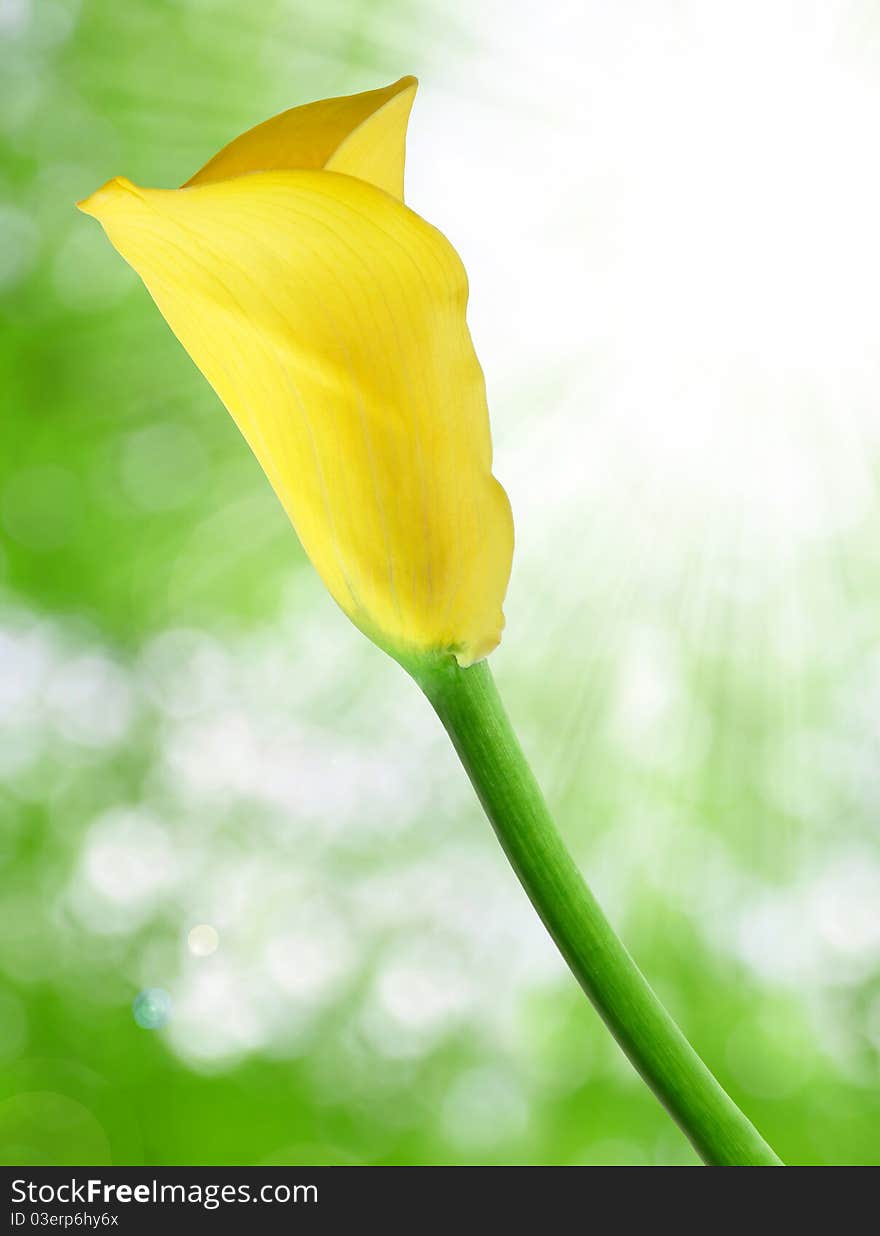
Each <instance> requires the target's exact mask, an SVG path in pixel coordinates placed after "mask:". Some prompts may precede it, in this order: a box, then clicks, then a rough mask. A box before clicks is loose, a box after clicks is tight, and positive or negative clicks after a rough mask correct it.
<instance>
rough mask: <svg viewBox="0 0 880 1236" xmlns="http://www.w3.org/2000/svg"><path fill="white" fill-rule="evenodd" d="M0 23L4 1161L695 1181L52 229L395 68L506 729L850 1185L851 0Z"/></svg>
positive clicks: (854, 512)
mask: <svg viewBox="0 0 880 1236" xmlns="http://www.w3.org/2000/svg"><path fill="white" fill-rule="evenodd" d="M0 47H2V64H0V298H2V300H0V314H2V335H0V400H2V409H3V450H2V459H0V536H2V550H0V1147H2V1149H0V1159H2V1161H3V1162H4V1163H7V1164H11V1163H21V1164H31V1165H33V1164H41V1163H46V1164H107V1163H118V1164H140V1163H146V1164H157V1165H158V1164H319V1163H404V1164H419V1163H505V1164H539V1163H551V1164H690V1163H694V1162H696V1159H695V1156H694V1155H693V1153H692V1152H691V1150H690V1149H689V1147H688V1146H687V1144H686V1142H685V1141H684V1139H683V1137H682V1136H681V1135H680V1134H679V1133H678V1132H677V1131H676V1130H675V1128H674V1127H673V1126H672V1125H671V1123H670V1122H669V1120H668V1119H667V1118H666V1116H665V1115H664V1113H663V1112H662V1110H660V1108H659V1107H658V1106H657V1105H656V1103H655V1102H654V1100H653V1098H652V1097H651V1096H650V1094H649V1093H648V1092H647V1091H646V1089H645V1088H644V1086H643V1085H642V1084H641V1083H640V1082H639V1081H638V1080H637V1079H636V1077H635V1076H634V1074H633V1073H632V1071H631V1070H630V1069H629V1066H628V1065H627V1064H626V1062H625V1061H624V1060H623V1058H622V1057H621V1055H620V1053H619V1052H618V1050H617V1049H616V1047H615V1046H614V1045H613V1043H612V1042H611V1041H610V1039H609V1038H608V1036H607V1034H606V1033H605V1032H604V1030H603V1029H602V1028H601V1026H600V1025H599V1023H598V1020H597V1018H596V1017H595V1015H594V1014H593V1013H592V1011H591V1009H590V1008H589V1006H588V1005H587V1003H586V1001H585V1000H584V999H583V997H582V996H581V994H580V992H579V990H578V989H577V988H576V986H575V984H574V982H573V981H572V980H571V979H570V977H569V975H568V974H567V972H566V970H565V969H564V966H563V964H562V963H561V961H560V960H559V958H558V957H557V956H556V954H555V952H554V950H553V948H552V946H551V945H550V944H549V942H548V940H547V939H546V938H545V937H544V934H543V931H542V929H541V927H540V925H539V924H538V923H537V920H536V919H535V916H534V914H533V913H532V911H531V909H530V907H529V906H528V903H527V902H526V900H525V898H524V896H523V895H522V893H521V892H520V890H519V888H518V886H517V885H516V883H515V880H514V878H513V876H512V875H511V873H510V872H509V870H508V869H507V867H506V865H505V862H504V859H503V857H502V855H501V853H500V850H499V849H498V847H497V844H496V843H495V841H494V838H493V837H492V836H491V834H490V830H489V828H488V826H487V824H486V823H485V821H484V819H483V818H482V816H481V813H480V811H479V809H478V807H477V806H476V803H475V802H474V800H473V796H472V794H471V792H470V789H469V787H468V785H467V784H466V782H465V779H464V776H463V774H462V773H461V771H460V769H459V768H458V766H457V765H456V762H455V760H454V758H453V756H452V753H451V751H450V750H449V749H448V744H447V743H446V741H445V738H444V736H443V735H442V734H441V732H440V731H439V726H438V725H437V724H436V723H435V722H434V720H433V718H432V716H431V715H430V714H429V711H428V709H427V707H426V705H425V704H424V703H423V701H422V700H421V699H420V698H419V697H418V694H417V692H416V691H415V689H414V688H413V687H412V686H411V685H410V684H409V683H408V682H407V681H406V679H405V678H404V676H403V674H402V673H401V671H400V670H399V669H398V668H397V667H396V666H395V665H394V664H392V663H391V662H390V661H388V660H386V659H385V658H384V657H383V656H382V655H381V654H380V653H378V652H377V651H376V650H375V649H373V648H372V647H371V646H369V645H368V644H367V643H366V641H365V640H363V639H362V637H361V636H360V635H358V633H357V632H356V631H355V630H354V628H352V627H350V626H349V625H348V624H347V622H346V621H345V619H343V618H342V617H341V615H339V614H338V612H337V611H336V610H335V608H334V606H333V605H332V603H331V602H330V601H329V599H328V598H327V596H326V595H325V594H324V592H323V590H322V588H321V586H320V584H319V583H318V581H317V579H316V577H315V576H314V575H313V573H312V572H311V569H310V568H309V566H308V564H307V563H306V562H304V560H303V556H302V553H301V551H300V549H299V547H298V545H297V542H296V539H295V537H294V535H293V533H292V532H291V530H290V528H289V527H288V526H287V524H286V522H285V519H284V517H283V515H282V513H281V509H280V507H279V505H278V504H277V502H276V501H275V499H274V497H273V496H272V494H271V492H270V490H269V487H268V484H267V483H266V481H265V480H264V478H263V476H262V474H261V472H260V471H259V469H258V467H257V465H256V463H255V462H254V460H253V459H252V458H251V456H250V454H249V452H248V451H247V449H246V448H245V446H244V443H243V442H242V441H241V440H240V438H239V436H238V434H237V431H236V430H235V428H234V426H233V424H232V422H231V420H230V418H228V417H227V416H226V414H225V413H224V412H223V410H222V409H221V408H220V407H219V405H218V403H217V401H216V399H215V398H214V396H213V395H212V393H211V392H210V390H209V389H208V388H207V386H206V384H205V383H204V382H203V381H202V380H201V379H200V377H199V376H198V375H197V374H196V372H195V370H194V368H193V366H192V365H191V363H190V362H189V360H188V359H187V357H186V356H185V355H184V353H183V351H182V350H181V349H180V347H179V346H178V345H177V344H176V342H175V341H174V339H173V338H172V336H171V334H170V332H169V331H168V329H167V328H166V326H165V325H164V323H163V321H162V320H161V318H160V316H159V314H158V313H157V312H156V310H155V308H154V307H153V305H152V303H151V301H150V300H149V298H148V296H147V295H146V293H145V292H144V290H143V289H142V287H141V286H140V285H139V284H138V282H137V280H136V279H135V277H134V276H133V275H132V273H131V272H130V271H129V270H128V268H127V267H126V266H125V265H124V264H123V263H122V261H121V260H120V259H119V258H118V257H117V256H116V254H115V253H114V252H113V251H112V250H111V248H110V246H109V244H108V243H107V242H106V241H105V239H104V238H103V235H102V234H101V231H100V229H99V228H98V227H97V226H96V225H95V223H94V222H93V221H92V220H89V219H86V218H84V217H83V216H81V215H78V214H77V212H76V211H75V210H74V208H73V203H74V201H75V200H76V199H77V198H80V197H82V196H84V195H86V194H87V193H89V192H90V191H91V190H93V189H94V188H95V187H96V186H97V185H99V184H100V183H102V182H103V181H104V180H106V179H108V178H109V177H110V176H112V175H116V174H125V175H128V176H130V177H131V178H132V179H134V180H135V181H140V182H141V183H146V184H155V185H163V186H166V185H167V186H170V185H174V184H178V183H180V182H181V181H183V180H184V179H186V178H187V177H188V176H189V175H191V174H192V172H193V171H194V170H195V169H196V168H197V167H198V166H200V164H201V163H203V162H204V161H205V160H206V159H207V158H208V157H209V156H210V155H211V154H212V153H213V152H214V151H215V150H216V149H217V148H218V147H219V146H220V145H222V144H223V143H224V142H225V141H227V140H228V139H229V138H230V137H232V136H234V135H235V134H237V133H238V132H240V131H241V130H243V129H244V128H246V127H248V126H250V125H251V124H253V123H256V122H257V121H259V120H261V119H264V118H265V117H267V116H269V115H271V114H273V113H275V112H277V111H280V110H282V109H284V108H285V107H288V106H291V105H293V104H295V103H299V102H304V101H307V100H309V99H311V98H317V97H322V96H327V95H332V94H339V93H346V92H349V91H354V90H360V89H367V88H372V87H374V86H377V85H380V84H384V83H386V82H389V81H392V80H394V79H395V78H397V77H398V76H400V75H401V74H403V73H405V72H415V73H417V74H419V75H420V77H421V79H422V88H421V92H420V96H419V98H418V99H417V101H416V106H415V111H414V115H413V121H412V126H411V129H410V144H409V163H408V183H409V189H408V200H409V202H410V203H411V205H413V206H414V208H415V209H417V210H419V211H420V212H421V213H423V214H425V215H426V216H427V217H428V218H429V219H431V221H432V222H435V223H437V224H438V225H439V226H441V227H442V228H443V229H444V230H445V231H446V232H447V233H448V234H449V236H450V237H451V239H452V240H453V242H454V243H455V244H456V245H457V246H458V247H459V249H460V251H461V253H462V255H463V257H464V259H465V262H466V264H467V266H468V268H469V272H470V276H471V284H472V303H471V314H470V317H471V325H472V330H473V333H474V337H475V341H476V344H477V348H478V351H479V352H480V355H481V359H482V361H483V364H484V367H485V369H486V372H487V379H488V384H489V391H490V400H491V406H492V414H493V425H494V433H495V440H496V461H497V466H496V471H497V474H498V475H499V477H500V478H501V480H502V481H503V482H504V483H505V485H506V486H507V488H508V490H509V492H510V494H511V498H512V501H513V506H514V513H515V516H516V520H517V535H518V548H517V557H516V562H515V567H514V577H513V581H512V584H511V590H510V594H509V598H508V604H507V616H508V627H507V633H506V636H505V640H504V642H503V644H502V646H501V648H500V649H499V651H498V653H497V654H496V655H495V656H494V657H493V665H494V668H495V673H496V677H497V679H498V681H499V684H500V686H501V689H502V692H503V694H504V695H505V697H506V699H507V701H508V705H509V708H510V710H511V713H512V715H513V718H514V721H515V723H516V725H517V727H518V729H519V730H520V732H521V734H522V737H523V740H524V743H525V745H526V747H527V750H528V751H529V753H530V755H531V756H532V758H533V762H534V765H535V768H536V771H537V773H538V775H539V779H540V780H541V781H542V783H543V785H544V786H545V788H546V792H547V795H548V797H549V799H550V802H551V805H552V806H553V808H554V810H555V811H556V813H557V816H558V819H559V822H560V825H561V827H562V830H563V832H564V833H565V835H566V837H567V838H568V840H569V842H570V844H571V846H572V849H573V851H574V852H575V854H576V856H577V859H578V861H579V862H580V863H581V865H582V867H583V869H584V870H585V872H586V873H587V875H588V878H589V879H590V881H591V883H592V884H593V887H594V888H595V890H596V891H597V893H598V894H599V896H600V898H601V899H602V901H603V902H604V904H605V905H606V907H607V909H608V911H609V913H610V914H611V916H612V917H613V919H614V921H615V922H616V924H617V925H618V927H619V929H620V930H621V932H622V934H623V936H624V938H625V939H626V941H627V943H628V944H629V945H630V947H631V949H632V951H633V952H634V953H635V955H636V957H637V959H638V960H639V962H640V963H641V965H642V966H643V968H644V969H645V970H646V972H647V973H648V975H649V976H650V977H651V979H652V981H653V982H654V984H655V985H656V987H657V989H658V990H659V992H660V994H661V995H662V997H663V998H664V1000H665V1001H666V1002H667V1004H668V1006H669V1007H670V1009H671V1010H672V1011H673V1012H674V1013H675V1015H676V1016H677V1017H678V1018H679V1020H680V1021H681V1023H682V1024H683V1026H684V1027H685V1028H686V1030H687V1032H688V1033H689V1035H690V1036H691V1038H692V1040H693V1041H694V1042H695V1044H696V1045H697V1047H698V1048H699V1050H700V1051H701V1052H702V1053H703V1054H704V1056H705V1057H706V1059H707V1060H708V1061H709V1062H710V1064H711V1065H712V1066H713V1068H714V1069H715V1071H716V1072H717V1073H718V1075H719V1076H720V1078H721V1079H722V1081H723V1082H724V1084H725V1085H726V1086H727V1087H728V1089H729V1090H730V1091H731V1093H732V1094H733V1095H734V1096H735V1098H736V1099H737V1101H738V1102H740V1104H741V1105H742V1106H743V1107H744V1108H745V1109H746V1110H747V1111H748V1113H749V1114H750V1115H751V1116H752V1118H753V1119H754V1120H755V1121H756V1123H757V1124H758V1125H759V1127H760V1128H761V1129H762V1131H763V1132H764V1133H765V1135H766V1136H767V1137H768V1139H769V1140H770V1141H771V1142H772V1143H773V1144H774V1146H775V1147H776V1148H777V1150H778V1151H779V1152H780V1153H781V1154H782V1156H783V1157H784V1158H785V1159H786V1160H787V1161H788V1162H791V1163H803V1164H822V1163H846V1164H858V1163H877V1162H878V1161H880V1093H878V1076H880V1064H878V1053H880V833H878V827H877V819H878V808H880V775H878V768H880V760H878V756H880V743H878V731H877V718H878V716H880V654H878V649H877V632H878V630H880V501H878V489H877V471H878V463H880V442H878V435H877V425H878V414H880V406H878V404H880V348H878V342H880V339H878V332H880V328H878V322H880V315H878V304H877V288H878V287H880V240H878V229H877V219H878V218H880V181H878V165H877V160H876V133H877V128H878V121H880V5H878V4H877V3H875V2H874V0H861V2H855V0H853V2H849V0H847V2H840V3H838V2H830V3H824V4H815V5H814V4H811V3H798V4H792V3H786V2H785V0H769V2H764V3H760V4H759V3H756V2H754V0H745V3H742V4H738V5H730V4H727V3H723V2H722V0H712V2H710V3H706V2H705V0H702V2H701V3H688V2H686V0H685V2H684V3H680V2H676V3H671V2H669V3H662V4H656V3H646V2H643V0H624V2H623V3H621V4H619V5H615V6H608V5H605V4H601V3H599V2H598V0H595V2H593V3H586V4H576V5H569V4H564V3H561V2H557V0H550V2H549V3H548V4H547V5H543V6H537V5H529V4H525V3H523V2H518V3H514V4H510V3H508V4H504V5H500V4H493V3H490V4H486V5H480V6H474V5H469V4H466V3H464V0H453V3H451V4H450V3H445V2H444V3H442V4H441V3H439V2H438V0H412V2H410V3H407V2H405V0H382V2H376V0H370V2H369V3H368V2H367V0H324V2H323V3H321V4H317V3H313V2H310V0H265V3H263V4H260V5H258V6H257V5H242V4H240V3H236V2H234V0H125V3H123V4H120V3H115V2H113V0H81V2H79V3H78V2H77V0H0ZM196 928H198V929H199V930H197V931H195V934H192V933H193V930H194V929H196ZM154 988H160V989H163V990H164V991H166V992H168V993H169V994H170V997H171V1001H172V1007H171V1015H170V1017H169V1018H168V1020H167V1022H166V1023H165V1024H164V1025H162V1026H161V1027H159V1028H156V1029H152V1030H151V1029H143V1028H142V1027H141V1026H139V1025H138V1024H137V1022H136V1021H135V1018H134V1015H133V1011H132V1004H133V1001H134V1000H135V998H136V997H137V996H138V993H140V992H143V991H145V990H150V989H154Z"/></svg>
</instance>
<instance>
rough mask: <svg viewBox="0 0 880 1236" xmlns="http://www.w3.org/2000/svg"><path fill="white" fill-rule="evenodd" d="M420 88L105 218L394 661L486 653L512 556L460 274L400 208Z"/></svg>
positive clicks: (315, 114) (312, 126) (255, 137)
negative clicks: (411, 117)
mask: <svg viewBox="0 0 880 1236" xmlns="http://www.w3.org/2000/svg"><path fill="white" fill-rule="evenodd" d="M415 89H416V82H415V80H414V79H413V78H403V79H401V81H400V82H397V83H396V84H395V85H393V86H390V87H388V88H387V89H384V90H377V91H370V92H368V93H366V94H361V95H352V96H349V97H348V98H342V99H329V100H324V101H322V102H319V103H313V104H308V105H306V106H305V107H302V108H294V109H292V110H291V111H288V112H284V113H282V115H280V116H278V117H275V118H274V119H273V120H269V121H267V122H266V123H265V124H262V125H258V126H257V127H256V128H254V129H251V130H249V132H247V133H245V134H243V135H242V136H241V137H239V138H237V139H236V140H235V141H233V142H231V143H230V144H229V145H228V146H226V147H225V148H224V149H223V150H222V151H220V152H219V154H218V155H216V156H215V157H214V158H213V159H212V160H210V162H209V163H208V164H206V166H205V167H204V168H203V169H202V170H201V171H200V172H198V173H197V174H196V175H195V176H194V177H193V178H192V179H191V180H190V181H189V182H187V184H186V185H185V186H184V187H183V188H181V189H172V190H163V189H143V188H139V187H137V186H135V185H134V184H132V183H131V182H130V181H128V180H126V179H124V178H116V179H115V180H111V181H109V182H108V183H107V184H106V185H105V186H104V187H103V188H101V189H99V190H98V191H97V192H96V193H95V194H93V195H92V196H91V197H90V198H88V199H87V200H86V201H84V202H82V203H80V206H81V209H83V210H84V211H86V213H88V214H91V215H94V216H95V217H96V218H98V219H99V220H100V222H101V224H102V225H103V227H104V229H105V231H106V233H107V235H108V237H109V239H110V240H111V242H112V243H113V245H114V246H115V247H116V249H117V250H118V251H119V253H120V254H121V255H122V256H123V257H124V258H125V260H126V261H127V262H128V263H129V264H130V265H131V266H132V267H133V268H134V269H135V270H136V271H137V273H138V274H139V275H140V277H141V278H142V279H143V281H144V283H145V284H146V286H147V288H148V290H149V291H150V294H151V295H152V297H153V299H154V300H155V302H156V304H157V305H158V307H159V309H160V311H161V312H162V314H163V316H164V317H165V319H166V321H167V322H168V324H169V326H170V327H171V329H172V330H173V331H174V333H175V334H176V335H177V337H178V339H179V340H180V341H181V343H182V344H183V346H184V347H185V348H186V350H187V351H188V352H189V354H190V356H191V357H192V359H193V360H194V361H195V363H196V364H197V365H198V367H199V368H200V369H201V371H202V372H203V374H204V375H205V377H206V378H207V379H208V381H209V382H210V383H211V385H212V386H213V388H214V390H215V391H216V392H217V394H218V395H219V397H220V399H221V400H222V401H223V403H224V404H225V406H226V407H227V408H228V410H229V411H230V413H231V414H232V416H233V417H234V418H235V420H236V422H237V424H238V426H239V428H240V429H241V431H242V433H243V434H244V436H245V438H246V439H247V441H248V443H249V444H250V446H251V448H252V450H253V451H254V453H255V455H256V456H257V458H258V460H259V461H260V463H261V465H262V467H263V469H264V470H265V472H266V474H267V476H268V478H269V480H270V481H271V483H272V485H273V487H274V489H275V491H276V493H277V494H278V497H279V498H280V500H281V502H282V503H283V505H284V507H285V510H286V511H287V513H288V515H289V517H290V519H291V521H292V523H293V525H294V527H295V529H296V531H297V533H298V535H299V537H300V540H301V542H302V544H303V547H304V549H305V551H306V553H307V554H308V555H309V557H310V558H311V560H312V562H313V563H314V565H315V567H316V568H317V570H318V572H319V573H320V575H321V577H322V579H323V580H324V582H325V584H326V585H327V588H328V589H329V591H330V593H331V594H332V596H333V597H334V598H335V600H336V601H337V602H338V604H339V605H340V606H341V608H342V609H343V610H344V611H345V612H346V613H347V614H348V615H349V617H350V618H351V619H352V620H353V621H354V622H355V623H356V624H357V625H358V626H359V627H360V628H361V629H362V630H364V631H365V632H366V633H367V634H368V635H369V636H370V637H371V638H373V639H375V640H376V642H377V643H379V644H380V645H381V646H382V647H384V648H386V649H387V650H388V651H390V652H391V653H392V654H393V655H396V656H398V657H400V659H402V660H408V659H412V658H418V657H420V656H422V655H436V654H439V653H443V652H453V653H454V654H455V655H456V657H457V659H458V661H459V663H460V664H462V665H468V664H471V663H472V662H474V661H477V660H479V659H480V658H482V657H484V656H485V655H486V654H487V653H489V652H490V651H491V650H492V649H493V648H494V647H495V645H496V644H497V643H498V641H499V639H500V637H501V630H502V627H503V624H504V619H503V613H502V603H503V600H504V595H505V591H506V588H507V582H508V577H509V574H510V565H511V558H512V552H513V524H512V519H511V514H510V506H509V503H508V501H507V496H506V494H505V493H504V490H503V489H502V487H501V485H500V484H499V483H498V481H497V480H496V479H495V478H494V476H493V475H492V443H491V436H490V430H489V417H488V410H487V406H486V394H485V385H484V381H483V375H482V371H481V369H480V365H479V362H478V360H477V357H476V354H475V352H474V348H473V344H472V342H471V338H470V333H469V331H468V327H467V321H466V308H467V291H468V289H467V277H466V274H465V271H464V268H463V266H462V264H461V261H460V259H459V257H458V255H457V254H456V252H455V250H454V249H453V248H452V246H451V245H450V244H449V242H448V241H447V240H446V239H445V237H444V236H443V235H442V234H441V233H440V232H438V231H437V230H436V229H435V228H433V227H431V226H430V225H429V224H428V223H426V222H425V221H424V220H423V219H422V218H420V216H418V215H417V214H415V213H414V212H413V211H411V210H409V209H408V208H407V207H406V206H405V205H404V204H403V201H402V194H403V167H404V157H405V143H406V126H407V121H408V118H409V112H410V108H411V106H412V100H413V97H414V94H415Z"/></svg>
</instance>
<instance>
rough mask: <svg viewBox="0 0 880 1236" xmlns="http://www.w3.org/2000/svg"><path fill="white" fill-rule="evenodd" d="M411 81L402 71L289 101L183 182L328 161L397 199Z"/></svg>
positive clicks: (412, 94) (415, 84)
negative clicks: (299, 102) (378, 82)
mask: <svg viewBox="0 0 880 1236" xmlns="http://www.w3.org/2000/svg"><path fill="white" fill-rule="evenodd" d="M417 88H418V82H417V80H416V79H415V78H414V77H401V79H400V81H398V82H394V84H393V85H391V86H385V87H384V88H383V89H382V90H368V91H366V92H364V93H363V94H350V95H345V96H343V97H342V98H337V99H321V100H320V101H319V102H317V103H306V104H304V106H302V107H292V108H290V110H289V111H286V112H282V113H281V114H280V115H279V116H273V117H272V119H271V120H266V121H264V122H263V124H258V125H257V126H256V127H255V128H253V129H248V131H247V132H246V133H242V135H241V136H240V137H237V138H235V139H234V141H231V142H230V143H229V145H228V146H224V147H223V149H222V150H221V151H220V152H219V153H218V154H215V155H214V157H213V159H211V160H209V162H208V163H206V164H205V166H204V167H203V168H202V169H201V171H198V172H196V174H195V176H193V177H192V178H191V179H190V180H188V181H187V183H186V185H184V188H188V187H189V186H190V185H200V184H208V183H210V182H211V181H217V180H230V179H232V178H233V177H235V176H241V175H244V174H245V173H247V172H268V171H274V170H281V169H287V170H293V169H295V168H315V169H317V168H327V169H328V170H330V171H337V172H345V173H346V174H347V175H349V176H356V177H357V178H358V179H359V180H368V181H370V183H371V184H374V185H378V187H379V188H380V189H384V190H385V191H386V193H393V194H394V196H395V197H399V198H400V199H401V200H403V165H404V158H405V155H406V126H407V122H408V120H409V113H410V110H411V108H412V105H413V99H414V98H415V96H416V89H417Z"/></svg>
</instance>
